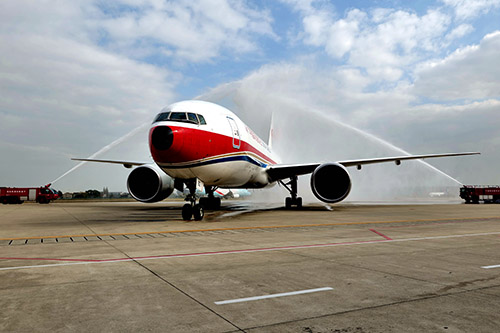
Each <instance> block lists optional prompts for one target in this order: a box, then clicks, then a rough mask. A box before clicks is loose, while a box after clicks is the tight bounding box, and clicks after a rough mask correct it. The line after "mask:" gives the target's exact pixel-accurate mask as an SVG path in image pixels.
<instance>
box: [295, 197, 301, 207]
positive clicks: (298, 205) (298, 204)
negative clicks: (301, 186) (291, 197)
mask: <svg viewBox="0 0 500 333" xmlns="http://www.w3.org/2000/svg"><path fill="white" fill-rule="evenodd" d="M296 205H297V208H299V209H300V208H302V198H301V197H298V198H297V202H296Z"/></svg>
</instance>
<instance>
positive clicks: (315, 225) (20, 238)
mask: <svg viewBox="0 0 500 333" xmlns="http://www.w3.org/2000/svg"><path fill="white" fill-rule="evenodd" d="M494 219H500V216H490V217H461V218H443V219H416V220H392V221H359V222H337V223H315V224H297V225H277V226H259V227H232V228H211V229H188V230H165V231H143V232H125V233H123V232H122V233H104V234H81V235H58V236H29V237H13V238H0V241H2V240H8V241H10V240H12V241H14V240H25V239H41V238H45V239H50V238H70V237H95V236H101V237H102V236H129V235H147V234H151V233H154V234H182V233H190V232H208V231H239V230H256V231H257V230H265V229H280V228H307V227H322V226H344V225H363V224H391V223H411V222H440V221H455V222H457V221H467V220H494Z"/></svg>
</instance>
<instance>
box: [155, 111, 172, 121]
mask: <svg viewBox="0 0 500 333" xmlns="http://www.w3.org/2000/svg"><path fill="white" fill-rule="evenodd" d="M168 116H170V112H162V113H160V114H158V115H157V116H156V118H155V120H154V121H153V123H156V122H158V121H165V120H167V119H168Z"/></svg>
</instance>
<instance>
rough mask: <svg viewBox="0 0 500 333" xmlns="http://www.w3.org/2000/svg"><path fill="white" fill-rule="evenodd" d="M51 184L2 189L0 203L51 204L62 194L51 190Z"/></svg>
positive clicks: (0, 189)
mask: <svg viewBox="0 0 500 333" xmlns="http://www.w3.org/2000/svg"><path fill="white" fill-rule="evenodd" d="M50 185H51V184H47V185H45V186H40V187H0V202H1V203H3V204H22V203H23V202H25V201H36V202H38V203H41V204H45V203H49V202H50V201H51V200H56V199H57V198H59V197H60V193H59V192H57V191H56V190H54V189H52V188H50Z"/></svg>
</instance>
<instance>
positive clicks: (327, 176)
mask: <svg viewBox="0 0 500 333" xmlns="http://www.w3.org/2000/svg"><path fill="white" fill-rule="evenodd" d="M311 189H312V191H313V193H314V195H315V196H316V198H318V199H319V200H321V201H323V202H327V203H336V202H339V201H342V200H344V199H345V198H346V197H347V195H348V194H349V192H350V191H351V177H350V176H349V173H348V172H347V169H346V168H345V167H344V166H343V165H341V164H338V163H324V164H321V165H320V166H318V167H317V168H316V169H315V170H314V171H313V173H312V175H311Z"/></svg>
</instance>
